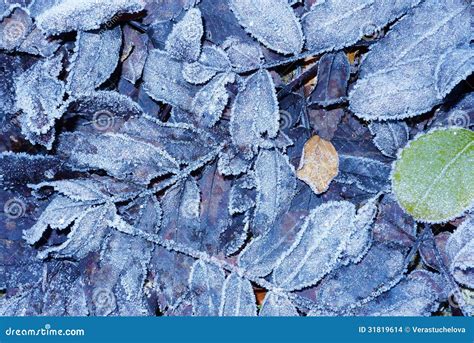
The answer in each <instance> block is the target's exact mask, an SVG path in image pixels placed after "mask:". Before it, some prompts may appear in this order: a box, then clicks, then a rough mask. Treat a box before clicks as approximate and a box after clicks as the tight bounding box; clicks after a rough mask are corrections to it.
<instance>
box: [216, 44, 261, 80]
mask: <svg viewBox="0 0 474 343" xmlns="http://www.w3.org/2000/svg"><path fill="white" fill-rule="evenodd" d="M223 48H224V50H225V52H226V53H227V56H228V58H229V61H230V63H231V64H232V67H233V68H234V69H235V71H236V72H239V71H244V70H254V69H258V68H259V67H260V66H261V64H262V60H263V53H262V49H261V48H260V46H259V45H258V43H253V42H244V41H242V40H240V39H238V38H236V37H230V38H229V39H227V40H226V41H225V42H224V44H223Z"/></svg>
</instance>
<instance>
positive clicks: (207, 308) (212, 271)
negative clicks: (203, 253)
mask: <svg viewBox="0 0 474 343" xmlns="http://www.w3.org/2000/svg"><path fill="white" fill-rule="evenodd" d="M224 280H225V274H224V271H223V270H222V269H221V268H219V267H216V266H214V265H211V264H208V263H205V262H203V261H201V260H198V261H196V262H195V263H194V265H193V268H192V269H191V275H190V276H189V289H190V292H191V293H192V303H193V314H194V315H196V316H217V315H218V314H219V307H220V301H221V297H222V295H221V293H222V285H223V284H224Z"/></svg>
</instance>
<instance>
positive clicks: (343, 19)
mask: <svg viewBox="0 0 474 343" xmlns="http://www.w3.org/2000/svg"><path fill="white" fill-rule="evenodd" d="M419 3H420V0H400V1H395V2H391V3H386V2H384V1H374V0H362V1H361V0H349V1H340V0H325V1H318V2H316V3H315V4H314V5H313V7H312V8H311V10H310V11H309V12H308V13H307V14H305V15H304V17H303V18H302V25H303V31H304V34H305V36H306V47H307V48H308V49H309V50H314V51H315V52H318V53H322V52H326V51H332V50H340V49H342V48H345V47H347V46H350V45H353V44H355V43H356V42H357V41H359V40H360V39H362V38H363V37H364V36H367V37H371V36H372V37H373V36H374V35H376V34H377V32H378V31H379V30H381V29H383V28H384V27H385V26H386V25H387V24H389V23H390V22H392V21H394V20H396V19H397V18H399V17H401V16H403V15H404V14H405V13H406V12H407V11H409V10H410V8H412V7H415V6H416V5H418V4H419Z"/></svg>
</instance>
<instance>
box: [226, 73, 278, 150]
mask: <svg viewBox="0 0 474 343" xmlns="http://www.w3.org/2000/svg"><path fill="white" fill-rule="evenodd" d="M279 120H280V113H279V108H278V101H277V97H276V93H275V85H274V83H273V80H272V77H271V75H270V73H269V72H268V71H266V70H260V71H258V72H256V73H254V74H252V75H251V76H249V77H248V78H247V79H246V81H245V84H244V86H243V89H242V90H240V92H239V94H238V95H237V97H236V99H235V102H234V104H233V107H232V113H231V122H230V133H231V136H232V141H233V142H234V144H235V145H236V146H237V147H238V148H239V149H240V150H241V151H242V152H244V153H246V154H252V152H253V151H254V150H255V148H256V147H257V146H259V145H262V144H263V143H262V141H264V139H263V138H262V135H265V136H268V137H269V138H274V137H276V135H277V133H278V130H279V127H280V123H279Z"/></svg>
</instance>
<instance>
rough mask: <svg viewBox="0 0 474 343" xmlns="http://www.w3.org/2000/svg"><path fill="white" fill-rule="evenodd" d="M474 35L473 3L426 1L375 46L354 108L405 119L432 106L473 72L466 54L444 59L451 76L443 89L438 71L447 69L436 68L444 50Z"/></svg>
mask: <svg viewBox="0 0 474 343" xmlns="http://www.w3.org/2000/svg"><path fill="white" fill-rule="evenodd" d="M420 23H422V24H420ZM470 36H471V34H470V12H469V4H468V3H466V2H465V1H463V0H455V1H452V0H443V1H436V2H432V1H425V2H423V3H422V4H421V5H420V6H419V7H417V8H415V9H414V10H413V11H412V12H411V13H410V14H409V15H407V16H406V17H404V18H403V19H402V20H400V22H399V23H397V24H396V25H394V27H393V28H392V30H391V31H390V32H389V33H388V34H387V36H386V37H385V38H384V39H383V40H381V41H379V42H378V43H376V44H375V45H373V46H372V48H371V50H370V52H369V53H368V54H367V55H366V57H365V58H364V60H363V62H362V65H361V69H360V78H359V80H358V81H357V83H356V85H355V86H354V89H353V90H352V92H351V94H350V107H351V110H352V111H353V112H354V113H355V114H356V115H357V116H359V117H361V118H364V119H366V120H372V119H384V120H386V119H400V118H407V117H412V116H415V115H419V114H422V113H425V112H428V111H429V110H431V109H432V108H433V107H434V106H435V105H437V104H439V103H440V102H441V100H442V99H443V97H444V95H445V93H446V92H449V90H450V88H452V87H454V85H456V84H457V83H458V82H460V81H461V80H462V78H463V77H466V76H467V74H469V72H467V70H468V69H469V68H471V70H472V67H473V64H472V63H468V64H467V65H466V61H465V59H463V58H451V59H449V62H448V63H443V62H441V66H443V69H444V70H446V72H447V73H448V74H449V75H450V76H452V80H451V81H449V82H447V83H446V82H445V83H446V84H447V86H445V89H444V91H443V94H439V92H438V90H437V82H438V81H437V77H436V75H442V74H443V72H442V71H438V72H437V71H436V69H437V65H438V63H439V62H440V59H441V58H442V54H443V53H444V52H445V51H447V50H452V49H455V48H456V49H464V48H463V47H462V46H465V47H466V48H468V47H467V46H468V45H469V41H470ZM471 50H472V49H471ZM452 54H454V55H456V54H455V53H454V52H453V53H452ZM459 64H460V65H459ZM454 71H456V74H454V75H453V74H452V72H454ZM458 72H459V74H460V75H457V73H458ZM368 94H369V95H368Z"/></svg>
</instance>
